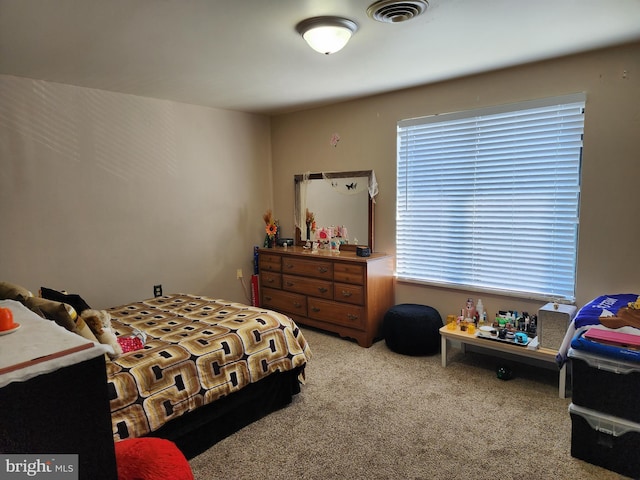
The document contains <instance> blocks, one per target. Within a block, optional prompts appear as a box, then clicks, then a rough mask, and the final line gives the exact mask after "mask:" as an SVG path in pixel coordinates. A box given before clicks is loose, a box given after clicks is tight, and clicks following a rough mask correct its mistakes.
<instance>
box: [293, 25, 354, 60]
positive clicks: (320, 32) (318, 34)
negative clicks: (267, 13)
mask: <svg viewBox="0 0 640 480" xmlns="http://www.w3.org/2000/svg"><path fill="white" fill-rule="evenodd" d="M296 30H297V31H298V33H299V34H300V35H302V38H304V39H305V40H306V42H307V43H308V44H309V46H310V47H311V48H313V49H314V50H315V51H316V52H320V53H323V54H325V55H329V54H331V53H335V52H337V51H339V50H342V48H343V47H344V46H345V45H346V44H347V42H348V41H349V39H350V38H351V35H353V34H354V33H355V32H356V30H358V25H357V24H356V22H354V21H351V20H349V19H346V18H341V17H313V18H307V19H306V20H303V21H301V22H300V23H298V25H296Z"/></svg>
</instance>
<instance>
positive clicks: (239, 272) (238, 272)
mask: <svg viewBox="0 0 640 480" xmlns="http://www.w3.org/2000/svg"><path fill="white" fill-rule="evenodd" d="M241 278H242V269H241V268H239V269H238V270H236V280H240V279H241Z"/></svg>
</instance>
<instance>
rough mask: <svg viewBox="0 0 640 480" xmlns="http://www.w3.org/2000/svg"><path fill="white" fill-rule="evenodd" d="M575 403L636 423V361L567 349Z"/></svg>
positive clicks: (639, 368)
mask: <svg viewBox="0 0 640 480" xmlns="http://www.w3.org/2000/svg"><path fill="white" fill-rule="evenodd" d="M568 356H569V358H570V359H571V368H572V379H573V388H572V393H571V395H572V401H573V403H574V404H575V405H579V406H581V407H585V408H590V409H592V410H596V411H598V412H603V413H607V414H609V415H613V416H615V417H620V418H624V419H627V420H631V421H632V422H638V423H640V408H638V407H639V406H640V363H637V362H625V361H624V360H619V359H615V358H611V357H604V356H601V355H596V354H593V353H590V352H585V351H583V350H576V349H573V348H572V349H569V354H568Z"/></svg>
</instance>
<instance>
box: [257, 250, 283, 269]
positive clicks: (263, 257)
mask: <svg viewBox="0 0 640 480" xmlns="http://www.w3.org/2000/svg"><path fill="white" fill-rule="evenodd" d="M281 264H282V262H281V261H280V255H269V254H267V253H260V255H259V256H258V266H259V268H260V271H261V272H262V271H268V272H279V271H281V270H282V268H281Z"/></svg>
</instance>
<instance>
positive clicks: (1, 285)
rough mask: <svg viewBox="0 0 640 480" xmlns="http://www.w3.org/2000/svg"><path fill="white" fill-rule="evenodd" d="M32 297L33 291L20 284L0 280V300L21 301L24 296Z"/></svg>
mask: <svg viewBox="0 0 640 480" xmlns="http://www.w3.org/2000/svg"><path fill="white" fill-rule="evenodd" d="M28 297H33V293H31V292H30V291H29V290H27V289H26V288H24V287H21V286H20V285H16V284H15V283H9V282H0V300H17V301H18V302H21V303H22V302H23V301H24V299H25V298H28Z"/></svg>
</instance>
